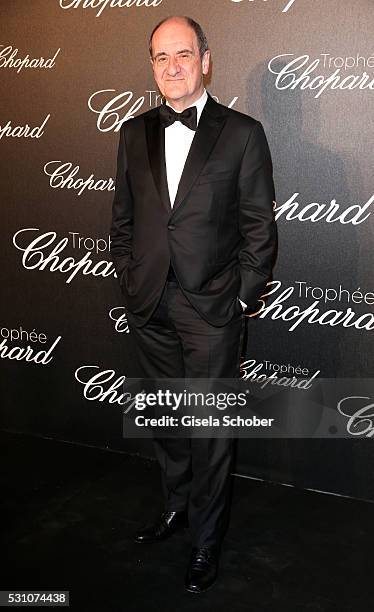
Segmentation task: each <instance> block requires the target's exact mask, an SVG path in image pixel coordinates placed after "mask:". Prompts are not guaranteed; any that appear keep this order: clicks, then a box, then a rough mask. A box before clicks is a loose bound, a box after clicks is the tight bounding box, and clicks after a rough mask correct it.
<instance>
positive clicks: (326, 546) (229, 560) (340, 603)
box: [0, 432, 374, 612]
mask: <svg viewBox="0 0 374 612" xmlns="http://www.w3.org/2000/svg"><path fill="white" fill-rule="evenodd" d="M0 449H1V450H0V485H1V492H2V496H1V498H2V500H1V505H2V521H1V524H2V527H3V529H2V540H3V541H2V543H1V557H2V570H1V574H0V581H1V584H0V590H9V589H12V590H16V589H18V590H34V591H35V590H41V589H51V590H52V589H53V590H66V591H70V609H72V610H77V611H79V612H85V611H87V612H93V611H100V612H109V611H110V612H112V611H113V612H143V611H144V612H153V611H157V612H160V611H162V612H168V611H173V612H176V611H178V612H185V611H190V610H193V611H194V612H200V611H205V610H206V611H208V610H209V611H210V610H214V611H215V612H220V611H223V610H224V611H225V612H226V611H228V612H242V611H243V612H244V611H246V612H251V611H253V612H265V611H266V612H270V611H271V612H282V611H285V612H294V611H295V612H304V611H305V612H312V611H313V612H314V611H315V612H317V611H318V612H333V611H334V612H347V611H352V612H361V611H362V612H368V611H369V610H371V609H372V607H373V605H374V604H373V601H374V581H373V575H374V555H373V544H374V537H373V511H374V506H373V504H371V503H368V502H363V501H355V500H350V499H345V498H340V497H336V496H330V495H324V494H320V493H313V492H307V491H301V490H297V489H294V488H292V487H285V486H281V485H274V484H267V483H263V482H260V481H255V480H250V479H246V478H239V477H235V479H234V488H233V501H232V511H231V521H230V526H229V529H228V532H227V534H226V537H225V540H224V546H223V550H222V555H221V560H220V570H219V579H218V581H217V583H216V584H215V585H214V586H213V587H212V588H211V589H210V590H209V591H207V592H206V593H202V594H193V593H188V592H187V591H185V590H184V573H185V569H186V564H187V561H188V557H189V551H190V542H189V533H188V530H186V531H185V532H183V533H177V534H175V535H174V536H173V537H172V538H170V539H169V540H166V541H165V542H162V543H158V544H150V545H139V544H136V543H134V542H133V541H132V535H133V533H134V532H135V530H136V529H137V528H138V527H139V526H141V525H143V524H144V523H145V522H148V521H149V520H150V519H151V518H152V517H156V516H157V514H158V512H159V511H160V510H161V509H162V502H161V491H160V482H159V474H158V468H157V464H156V463H155V462H154V461H151V460H148V459H144V458H141V457H138V456H134V455H127V454H123V453H114V452H109V451H105V450H100V449H96V448H91V447H87V446H78V445H74V444H69V443H64V442H56V441H53V440H47V439H43V438H36V437H29V436H26V435H22V434H13V433H9V432H0Z"/></svg>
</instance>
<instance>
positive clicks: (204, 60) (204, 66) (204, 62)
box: [201, 49, 210, 74]
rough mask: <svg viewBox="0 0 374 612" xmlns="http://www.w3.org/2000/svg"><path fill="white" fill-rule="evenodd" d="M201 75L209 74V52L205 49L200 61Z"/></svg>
mask: <svg viewBox="0 0 374 612" xmlns="http://www.w3.org/2000/svg"><path fill="white" fill-rule="evenodd" d="M201 64H202V70H203V74H208V72H209V64H210V50H209V49H207V50H206V51H205V53H204V55H203V58H202V60H201Z"/></svg>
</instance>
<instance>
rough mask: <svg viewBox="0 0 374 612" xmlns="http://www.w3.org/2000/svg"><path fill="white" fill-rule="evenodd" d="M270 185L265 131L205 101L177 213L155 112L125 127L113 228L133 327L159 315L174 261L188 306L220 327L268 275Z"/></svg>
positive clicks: (253, 303)
mask: <svg viewBox="0 0 374 612" xmlns="http://www.w3.org/2000/svg"><path fill="white" fill-rule="evenodd" d="M274 199H275V195H274V185H273V178H272V163H271V157H270V152H269V147H268V143H267V140H266V136H265V133H264V130H263V128H262V125H261V123H259V122H258V121H256V120H255V119H253V118H252V117H249V116H248V115H244V114H242V113H239V112H237V111H235V110H232V109H229V108H227V107H225V106H222V105H221V104H218V103H217V102H215V100H214V99H213V98H212V97H211V96H210V95H208V100H207V102H206V105H205V107H204V109H203V112H202V114H201V117H200V121H199V125H198V129H197V131H196V134H195V136H194V139H193V141H192V145H191V148H190V151H189V154H188V157H187V160H186V164H185V166H184V170H183V174H182V177H181V180H180V183H179V188H178V192H177V196H176V199H175V203H174V206H173V208H172V207H171V204H170V199H169V192H168V186H167V178H166V166H165V134H164V128H162V127H161V126H160V121H159V107H157V108H154V109H152V110H150V111H147V112H145V113H143V114H141V115H138V116H137V117H135V118H134V119H131V120H129V121H127V122H125V123H124V124H123V125H122V126H121V130H120V139H119V147H118V158H117V177H116V190H115V196H114V201H113V211H112V224H111V229H110V237H111V255H112V258H113V262H114V265H115V269H116V273H117V276H118V278H119V283H120V286H121V289H122V294H123V299H124V304H125V307H126V308H127V310H128V311H130V312H131V313H132V315H133V318H134V322H135V324H136V325H137V326H142V325H144V324H145V323H146V322H147V321H148V319H149V318H150V317H151V315H152V312H153V311H154V309H155V308H156V306H157V303H158V300H159V298H160V296H161V292H162V289H163V287H164V284H165V280H166V276H167V273H168V269H169V264H170V261H171V263H172V265H173V268H174V271H175V274H176V276H177V278H178V280H179V283H180V285H181V288H182V290H183V292H184V294H185V295H186V297H187V298H188V300H189V301H190V303H191V304H192V306H193V307H194V308H195V309H196V310H197V311H198V312H199V313H200V315H201V316H202V317H203V318H204V319H206V320H207V321H208V322H209V323H211V324H212V325H216V326H222V325H225V324H226V323H228V321H229V320H230V319H231V317H232V316H233V314H234V312H235V307H236V304H237V297H238V296H239V297H240V298H241V299H242V300H243V301H244V302H246V303H247V304H248V306H249V308H254V309H257V308H258V307H259V303H257V300H258V298H259V296H260V295H261V293H263V291H264V289H265V285H266V283H267V281H268V279H269V276H270V274H271V268H272V264H273V258H274V255H275V248H276V225H275V221H274V213H273V200H274Z"/></svg>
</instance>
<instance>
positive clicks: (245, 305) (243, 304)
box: [238, 298, 248, 310]
mask: <svg viewBox="0 0 374 612" xmlns="http://www.w3.org/2000/svg"><path fill="white" fill-rule="evenodd" d="M238 300H239V302H240V303H241V305H242V308H243V310H245V309H246V308H247V305H248V304H246V303H245V302H243V301H242V300H241V299H240V298H238Z"/></svg>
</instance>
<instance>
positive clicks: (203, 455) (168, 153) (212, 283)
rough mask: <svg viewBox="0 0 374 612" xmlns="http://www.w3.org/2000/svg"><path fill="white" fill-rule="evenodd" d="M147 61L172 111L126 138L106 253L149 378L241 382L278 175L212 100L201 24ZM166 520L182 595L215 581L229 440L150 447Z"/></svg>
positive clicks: (241, 120) (253, 126) (183, 27)
mask: <svg viewBox="0 0 374 612" xmlns="http://www.w3.org/2000/svg"><path fill="white" fill-rule="evenodd" d="M150 55H151V63H152V67H153V73H154V77H155V80H156V83H157V85H158V87H159V89H160V91H161V93H162V95H163V97H164V99H165V103H163V104H162V105H161V106H159V107H157V108H153V109H151V110H149V111H147V112H145V113H142V114H141V115H138V116H137V117H135V118H134V119H132V120H131V121H128V122H126V123H124V124H123V125H122V127H121V130H120V139H119V148H118V158H117V178H116V192H115V197H114V201H113V214H112V225H111V231H110V235H111V253H112V257H113V261H114V263H115V267H116V272H117V276H118V279H119V283H120V287H121V290H122V294H123V301H124V304H125V307H126V312H127V317H128V324H129V328H130V332H131V334H130V335H131V338H132V340H133V343H134V351H135V353H136V355H135V356H136V359H137V368H138V371H137V372H136V373H135V374H134V376H136V375H137V376H139V377H143V378H180V379H183V378H205V379H211V378H238V377H239V360H240V350H241V344H242V340H243V334H244V325H245V316H244V310H245V308H247V309H248V312H255V311H256V310H257V309H258V307H259V304H258V301H257V300H258V298H259V296H260V295H261V294H262V293H263V291H264V289H265V286H266V283H267V281H268V279H269V277H270V274H271V268H272V263H273V258H274V253H275V245H276V226H275V222H274V215H273V200H274V186H273V179H272V163H271V157H270V152H269V148H268V144H267V140H266V137H265V134H264V130H263V128H262V125H261V123H259V122H258V121H256V120H255V119H253V118H251V117H249V116H247V115H244V114H242V113H239V112H237V111H234V110H232V109H229V108H227V107H224V106H222V105H221V104H218V103H217V102H216V101H215V100H214V99H213V98H212V97H211V96H210V95H209V93H207V91H206V90H205V88H204V83H203V77H204V75H207V74H208V71H209V62H210V51H209V48H208V44H207V40H206V37H205V35H204V32H203V31H202V29H201V27H200V26H199V24H197V23H196V22H195V21H194V20H192V19H190V18H187V17H171V18H167V19H166V20H163V21H162V22H160V23H159V24H157V26H156V27H155V28H154V30H153V32H152V34H151V37H150ZM154 445H155V453H156V456H157V459H158V461H159V463H160V467H161V475H162V485H163V492H164V501H165V508H164V512H163V513H162V514H161V516H159V517H158V518H157V520H156V521H155V522H154V523H153V524H151V525H147V526H145V527H144V528H142V529H140V530H139V531H138V533H137V534H136V536H135V540H136V541H137V542H139V543H142V544H144V543H148V542H157V541H161V540H164V539H165V538H167V537H169V536H171V535H172V534H173V533H174V532H175V531H177V530H178V529H181V528H183V527H186V526H187V525H189V527H190V531H191V537H192V550H191V556H190V560H189V564H188V568H187V572H186V577H185V586H186V588H187V590H189V591H192V592H201V591H204V590H206V589H207V588H209V587H210V586H211V585H212V584H213V582H214V581H215V579H216V576H217V567H218V557H219V551H220V547H221V542H222V538H223V533H224V529H225V526H226V525H227V516H228V507H229V485H230V468H231V464H232V457H233V447H232V445H233V439H232V438H230V437H226V438H212V437H211V438H196V437H195V438H187V439H186V438H178V437H176V438H171V437H170V438H163V439H161V438H155V440H154Z"/></svg>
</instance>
